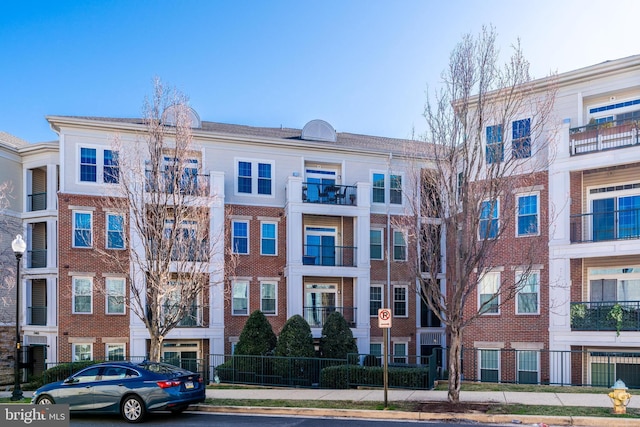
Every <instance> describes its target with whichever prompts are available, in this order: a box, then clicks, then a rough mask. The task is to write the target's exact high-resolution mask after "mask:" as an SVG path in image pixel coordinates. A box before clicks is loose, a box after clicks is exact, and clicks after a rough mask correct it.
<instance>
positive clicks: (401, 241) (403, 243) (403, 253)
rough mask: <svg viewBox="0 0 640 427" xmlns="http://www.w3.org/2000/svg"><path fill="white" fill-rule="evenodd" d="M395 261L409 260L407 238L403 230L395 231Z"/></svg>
mask: <svg viewBox="0 0 640 427" xmlns="http://www.w3.org/2000/svg"><path fill="white" fill-rule="evenodd" d="M393 260H394V261H406V260H407V237H406V236H405V232H404V231H401V230H393Z"/></svg>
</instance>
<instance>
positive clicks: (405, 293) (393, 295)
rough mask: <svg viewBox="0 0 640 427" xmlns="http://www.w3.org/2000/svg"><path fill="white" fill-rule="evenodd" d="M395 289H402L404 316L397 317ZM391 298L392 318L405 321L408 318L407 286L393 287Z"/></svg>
mask: <svg viewBox="0 0 640 427" xmlns="http://www.w3.org/2000/svg"><path fill="white" fill-rule="evenodd" d="M396 288H404V296H405V299H404V312H405V314H404V315H397V314H396V292H395V290H396ZM392 291H393V292H392V298H393V310H392V311H393V317H398V318H401V319H406V318H408V317H409V286H407V285H393V289H392Z"/></svg>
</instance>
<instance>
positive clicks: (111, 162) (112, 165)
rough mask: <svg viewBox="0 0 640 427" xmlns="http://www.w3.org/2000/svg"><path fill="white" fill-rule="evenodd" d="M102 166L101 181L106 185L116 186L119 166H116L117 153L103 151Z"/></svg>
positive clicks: (118, 178)
mask: <svg viewBox="0 0 640 427" xmlns="http://www.w3.org/2000/svg"><path fill="white" fill-rule="evenodd" d="M103 159H104V164H103V168H102V177H103V178H102V180H103V182H105V183H106V184H117V183H118V181H119V180H120V165H119V164H118V152H117V151H113V150H104V157H103Z"/></svg>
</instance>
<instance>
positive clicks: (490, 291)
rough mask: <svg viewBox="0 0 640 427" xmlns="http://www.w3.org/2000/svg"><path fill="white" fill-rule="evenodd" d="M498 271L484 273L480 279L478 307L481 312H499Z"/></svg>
mask: <svg viewBox="0 0 640 427" xmlns="http://www.w3.org/2000/svg"><path fill="white" fill-rule="evenodd" d="M499 291H500V273H499V272H491V273H485V274H484V276H483V277H482V279H481V280H480V290H479V294H480V298H479V305H478V309H479V310H480V312H481V313H482V314H499V312H500V294H498V292H499Z"/></svg>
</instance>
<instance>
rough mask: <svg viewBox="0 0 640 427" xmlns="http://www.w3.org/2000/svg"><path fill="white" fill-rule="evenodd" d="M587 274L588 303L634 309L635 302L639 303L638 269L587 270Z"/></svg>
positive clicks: (639, 282) (626, 267) (639, 280)
mask: <svg viewBox="0 0 640 427" xmlns="http://www.w3.org/2000/svg"><path fill="white" fill-rule="evenodd" d="M588 274H589V301H591V302H606V303H610V304H612V303H613V302H620V303H622V304H621V305H627V306H629V305H630V306H634V307H635V301H640V267H638V266H633V265H627V266H624V267H622V266H620V267H609V268H589V270H588ZM625 302H628V303H625Z"/></svg>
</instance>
